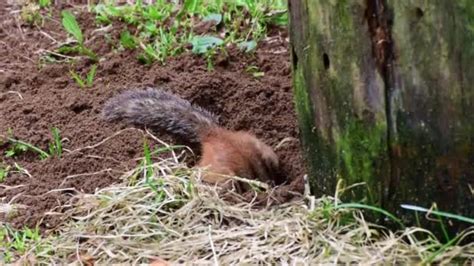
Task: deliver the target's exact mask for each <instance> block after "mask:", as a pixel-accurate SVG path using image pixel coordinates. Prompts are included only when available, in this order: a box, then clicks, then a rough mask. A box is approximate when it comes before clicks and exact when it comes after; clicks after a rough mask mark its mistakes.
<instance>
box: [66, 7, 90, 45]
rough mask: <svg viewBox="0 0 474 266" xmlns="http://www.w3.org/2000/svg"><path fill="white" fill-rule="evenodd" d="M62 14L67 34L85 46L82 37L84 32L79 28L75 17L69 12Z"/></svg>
mask: <svg viewBox="0 0 474 266" xmlns="http://www.w3.org/2000/svg"><path fill="white" fill-rule="evenodd" d="M61 14H62V16H63V19H62V22H63V27H64V28H65V29H66V31H67V32H69V33H70V34H71V35H72V36H74V38H75V39H76V40H77V41H78V42H79V43H80V44H83V43H84V37H83V36H82V31H81V28H80V27H79V24H78V23H77V20H76V17H74V15H73V14H72V13H71V12H69V11H63V12H62V13H61Z"/></svg>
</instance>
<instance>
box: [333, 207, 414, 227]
mask: <svg viewBox="0 0 474 266" xmlns="http://www.w3.org/2000/svg"><path fill="white" fill-rule="evenodd" d="M347 208H355V209H367V210H371V211H374V212H379V213H381V214H383V215H385V216H387V217H388V218H390V219H392V220H393V221H395V222H396V223H397V224H399V225H400V227H401V228H404V227H405V226H404V225H403V223H402V221H401V220H400V219H398V218H397V217H395V215H393V214H391V213H390V212H388V211H386V210H384V209H381V208H378V207H375V206H370V205H365V204H361V203H343V204H339V205H337V206H336V207H335V209H347Z"/></svg>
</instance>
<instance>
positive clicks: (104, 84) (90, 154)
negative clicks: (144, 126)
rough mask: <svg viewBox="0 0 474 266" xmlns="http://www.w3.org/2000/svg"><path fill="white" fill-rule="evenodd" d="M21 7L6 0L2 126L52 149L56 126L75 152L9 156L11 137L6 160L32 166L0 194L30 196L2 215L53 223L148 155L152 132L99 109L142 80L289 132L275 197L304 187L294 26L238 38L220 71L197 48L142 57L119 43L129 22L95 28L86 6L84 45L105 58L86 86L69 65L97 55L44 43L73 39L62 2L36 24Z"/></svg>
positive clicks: (13, 176)
mask: <svg viewBox="0 0 474 266" xmlns="http://www.w3.org/2000/svg"><path fill="white" fill-rule="evenodd" d="M15 9H17V8H16V7H12V6H8V5H7V4H6V3H4V2H2V3H0V17H1V20H0V135H2V136H6V135H8V134H9V132H12V133H13V137H14V138H16V139H19V140H23V141H26V142H28V143H31V144H33V145H35V146H37V147H40V148H42V149H44V150H47V149H48V145H49V143H50V142H51V141H52V137H51V132H50V130H51V128H52V127H57V128H58V129H59V130H60V131H61V137H62V138H64V140H65V141H64V143H63V147H64V148H65V149H67V150H68V151H69V152H68V151H65V152H64V154H63V156H62V157H61V158H54V157H51V158H48V159H45V160H39V159H38V156H37V154H35V153H33V152H31V151H29V152H26V153H24V154H21V155H19V156H17V157H14V158H7V157H5V156H4V154H5V151H6V150H7V149H8V148H9V147H10V146H9V144H8V143H7V142H5V140H4V141H3V144H1V145H0V154H1V157H0V158H1V159H0V163H2V164H3V165H13V164H14V163H17V164H18V165H19V166H21V167H22V168H24V169H26V171H27V173H25V172H23V173H19V172H17V171H10V174H9V175H8V176H7V178H6V179H5V181H3V182H2V183H0V198H1V201H2V202H3V203H14V204H19V205H20V206H22V207H21V208H19V209H18V211H17V212H16V213H15V215H13V216H11V217H5V216H3V217H2V218H1V219H2V220H4V221H8V222H10V223H12V224H13V225H14V226H23V225H28V226H35V225H37V224H40V226H41V228H43V229H48V228H54V227H55V226H56V225H57V224H58V222H60V220H61V214H60V213H57V212H55V210H57V208H58V207H59V206H61V205H63V204H65V203H66V202H67V200H68V199H69V198H70V197H71V195H73V194H74V193H77V191H82V192H86V193H90V192H94V191H95V190H96V189H97V188H102V187H105V186H108V185H111V184H113V183H116V182H120V181H121V180H119V179H118V178H119V177H120V175H121V173H124V172H125V171H128V170H131V169H133V168H134V167H136V166H137V165H138V163H139V160H138V159H139V158H140V157H141V156H143V140H144V138H145V137H144V134H142V133H140V131H138V130H126V131H123V132H121V133H120V134H117V135H114V134H115V133H116V132H118V131H119V130H121V129H124V128H127V126H126V125H124V124H109V123H106V122H104V121H103V120H102V119H101V116H100V113H101V109H102V107H103V104H104V102H105V101H106V100H107V99H109V98H110V97H112V96H113V95H115V94H117V93H119V92H121V91H123V90H126V89H130V88H141V87H144V86H154V87H162V88H165V89H167V90H169V91H172V92H174V93H176V94H178V95H180V96H182V97H183V98H185V99H188V100H190V101H191V102H192V103H195V104H198V105H201V106H202V107H204V108H207V109H209V110H211V111H213V112H214V113H216V114H217V115H218V116H219V119H220V123H221V125H223V126H224V127H227V128H229V129H234V130H248V131H251V132H253V133H255V134H256V135H257V136H258V137H259V138H261V139H262V140H264V141H265V142H266V143H268V144H270V145H272V146H273V147H276V146H277V145H278V144H279V143H280V142H282V141H283V140H288V141H283V144H281V145H279V147H278V148H277V149H276V152H277V154H278V156H279V158H280V160H281V162H282V165H283V171H284V175H285V176H286V177H287V180H285V182H284V185H283V187H280V188H279V189H278V191H279V192H278V193H276V196H275V197H272V199H274V202H283V201H287V200H290V199H291V198H292V197H293V194H294V193H291V191H294V192H301V191H302V188H303V182H302V176H303V174H304V166H303V162H302V155H301V150H300V146H299V141H298V129H297V120H296V116H295V112H294V108H293V100H292V90H291V81H290V74H291V73H290V72H291V66H290V62H289V53H288V44H287V40H286V37H287V36H286V32H282V31H278V30H274V31H272V34H271V36H270V37H269V38H268V39H267V40H265V41H264V42H262V43H261V44H260V45H259V47H258V49H257V52H256V53H254V54H243V53H242V52H240V51H238V50H237V49H235V48H232V47H231V48H230V49H229V52H228V55H221V56H219V57H218V58H217V59H216V60H215V66H214V70H212V71H208V69H207V63H206V61H205V60H204V59H202V58H200V57H198V56H195V55H192V54H183V55H181V56H178V57H176V58H172V59H170V60H168V61H167V63H166V64H165V65H161V64H159V63H155V64H153V65H150V66H146V65H142V64H140V63H139V62H138V61H137V55H138V51H129V50H126V51H117V49H116V48H115V47H116V46H117V44H118V42H119V41H118V37H119V34H120V31H121V30H122V29H123V28H124V27H125V26H123V27H122V26H121V25H113V26H112V27H108V28H103V29H101V30H96V29H97V25H96V24H95V21H94V17H93V16H91V15H90V14H85V13H84V14H81V15H79V19H78V20H79V23H80V25H81V28H82V29H83V30H85V36H86V38H87V40H88V41H87V42H86V45H87V46H88V47H90V48H92V49H93V50H94V51H95V52H96V53H97V54H98V55H99V56H100V57H101V60H100V63H99V65H98V70H97V75H96V79H95V81H94V85H93V87H91V88H79V87H78V85H77V84H76V83H75V82H74V81H73V80H72V79H71V77H70V73H69V71H70V69H73V70H74V71H76V72H78V73H81V74H82V75H85V74H86V73H87V71H88V70H89V69H90V66H91V65H92V62H89V61H87V60H85V59H82V60H80V61H77V62H76V63H75V64H74V65H70V64H66V63H53V64H41V63H40V62H41V60H40V56H41V51H43V50H45V49H46V50H54V49H55V48H56V47H57V45H58V43H60V42H64V41H65V40H66V34H65V32H64V31H63V29H62V26H61V22H60V18H59V16H58V12H57V11H55V12H54V13H55V15H53V18H46V19H45V21H44V25H43V26H42V27H31V26H28V25H25V24H23V23H22V22H21V21H20V20H19V19H18V18H17V13H15ZM249 66H255V67H257V68H258V69H259V71H262V72H264V73H265V74H264V76H263V77H258V78H256V77H254V76H253V75H252V74H251V73H249V72H248V71H247V68H248V67H249ZM111 136H113V137H111ZM109 137H111V138H110V139H108V140H107V141H105V142H103V143H102V142H101V141H103V140H105V139H107V138H109ZM157 137H159V138H161V139H163V140H166V141H170V140H171V139H170V138H169V136H162V135H157ZM96 144H100V145H96ZM156 145H157V144H156ZM262 197H263V196H262Z"/></svg>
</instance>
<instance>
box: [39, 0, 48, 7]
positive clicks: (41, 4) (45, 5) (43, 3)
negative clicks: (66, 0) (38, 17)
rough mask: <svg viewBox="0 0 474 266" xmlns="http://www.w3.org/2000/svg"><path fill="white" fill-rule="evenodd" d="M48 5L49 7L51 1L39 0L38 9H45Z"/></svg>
mask: <svg viewBox="0 0 474 266" xmlns="http://www.w3.org/2000/svg"><path fill="white" fill-rule="evenodd" d="M49 5H51V0H39V6H40V7H47V6H49Z"/></svg>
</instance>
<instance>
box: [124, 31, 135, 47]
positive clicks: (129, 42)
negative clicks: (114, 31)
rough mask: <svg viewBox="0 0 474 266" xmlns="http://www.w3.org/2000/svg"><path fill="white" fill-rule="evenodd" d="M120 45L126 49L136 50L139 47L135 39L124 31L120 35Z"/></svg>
mask: <svg viewBox="0 0 474 266" xmlns="http://www.w3.org/2000/svg"><path fill="white" fill-rule="evenodd" d="M120 44H121V45H122V46H123V47H124V48H125V49H135V48H137V46H138V45H137V42H136V41H135V38H134V37H133V36H132V35H131V34H130V32H129V31H123V32H122V33H121V34H120Z"/></svg>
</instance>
